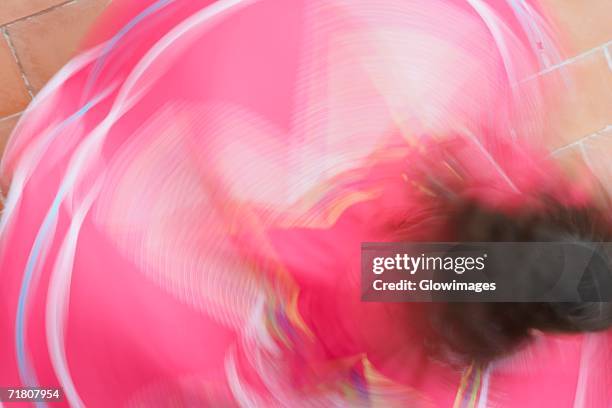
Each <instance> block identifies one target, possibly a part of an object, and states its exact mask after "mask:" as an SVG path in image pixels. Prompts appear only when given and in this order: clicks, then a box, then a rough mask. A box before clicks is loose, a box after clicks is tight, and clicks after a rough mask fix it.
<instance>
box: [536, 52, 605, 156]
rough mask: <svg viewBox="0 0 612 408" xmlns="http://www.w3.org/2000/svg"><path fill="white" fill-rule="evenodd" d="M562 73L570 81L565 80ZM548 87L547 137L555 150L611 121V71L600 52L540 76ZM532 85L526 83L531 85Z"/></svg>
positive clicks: (545, 87) (602, 127) (542, 82)
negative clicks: (565, 81)
mask: <svg viewBox="0 0 612 408" xmlns="http://www.w3.org/2000/svg"><path fill="white" fill-rule="evenodd" d="M562 73H564V74H565V75H566V78H567V80H568V82H567V83H564V81H563V77H562ZM537 80H539V81H541V84H543V85H544V88H543V89H547V90H548V92H547V97H546V102H545V103H546V108H547V112H548V114H547V118H546V124H545V126H546V129H545V138H546V140H547V141H548V145H549V146H550V147H551V148H552V149H554V148H557V147H560V146H564V145H567V144H570V143H572V142H574V141H577V140H579V139H581V138H583V137H585V136H588V135H590V134H593V133H595V132H597V131H599V130H601V129H604V128H605V127H606V126H607V125H608V124H610V123H612V71H610V68H609V67H608V62H607V61H606V57H605V55H604V53H603V51H601V52H597V53H594V54H591V55H588V56H586V57H584V58H581V59H579V60H577V61H575V62H573V63H572V64H569V65H567V66H565V67H564V68H562V70H556V71H553V72H551V73H548V74H545V75H543V76H541V77H540V78H539V79H537ZM530 85H531V84H525V86H530Z"/></svg>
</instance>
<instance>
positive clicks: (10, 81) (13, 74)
mask: <svg viewBox="0 0 612 408" xmlns="http://www.w3.org/2000/svg"><path fill="white" fill-rule="evenodd" d="M28 103H30V95H29V94H28V91H27V89H26V86H25V83H24V82H23V78H22V77H21V73H20V71H19V67H18V66H17V63H16V62H15V57H14V56H13V54H12V53H11V49H10V48H9V45H8V43H7V42H6V39H5V38H4V36H3V35H2V33H1V32H0V117H5V116H9V115H12V114H14V113H17V112H21V111H22V110H23V109H24V108H25V107H26V106H27V105H28Z"/></svg>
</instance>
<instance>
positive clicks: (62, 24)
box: [8, 0, 108, 92]
mask: <svg viewBox="0 0 612 408" xmlns="http://www.w3.org/2000/svg"><path fill="white" fill-rule="evenodd" d="M107 4H108V0H78V1H77V2H75V3H69V4H67V5H65V6H62V7H57V8H55V9H53V10H52V11H50V12H48V13H44V14H40V15H37V16H35V17H32V18H28V19H25V20H22V21H18V22H16V23H14V24H11V25H10V26H8V32H9V34H10V35H11V38H12V40H13V44H14V45H15V49H16V50H17V54H18V56H19V59H20V60H21V63H22V66H23V68H24V71H25V73H26V75H27V77H28V79H29V81H30V83H31V85H32V88H33V89H34V91H35V92H36V91H39V90H40V89H41V88H42V87H43V86H44V84H45V83H47V81H48V80H49V79H50V78H51V77H52V76H53V75H54V74H55V73H56V72H57V71H58V70H59V69H60V68H61V67H62V66H63V65H64V64H66V62H68V60H69V59H70V58H71V57H72V56H73V55H74V52H75V50H76V49H77V47H78V46H79V44H80V42H81V41H82V38H83V36H84V35H85V34H86V33H87V30H88V29H89V27H90V26H91V24H92V23H93V21H94V20H95V19H96V17H98V15H99V14H100V13H101V12H102V10H103V9H104V7H105V6H106V5H107Z"/></svg>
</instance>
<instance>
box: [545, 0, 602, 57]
mask: <svg viewBox="0 0 612 408" xmlns="http://www.w3.org/2000/svg"><path fill="white" fill-rule="evenodd" d="M541 4H542V7H543V8H544V10H545V11H546V13H547V14H548V15H549V16H550V17H551V19H552V20H553V21H554V22H555V24H556V26H557V29H558V31H560V32H561V34H562V35H564V36H565V37H567V38H566V41H567V42H568V43H569V44H568V46H569V48H570V50H568V51H569V52H570V54H571V55H576V54H579V53H582V52H584V51H587V50H590V49H591V48H594V47H596V46H598V45H602V44H605V43H606V42H608V41H610V40H612V1H610V0H588V1H586V0H542V1H541Z"/></svg>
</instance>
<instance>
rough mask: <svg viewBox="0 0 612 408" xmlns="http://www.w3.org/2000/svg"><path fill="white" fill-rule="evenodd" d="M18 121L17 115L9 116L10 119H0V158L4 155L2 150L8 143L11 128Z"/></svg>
mask: <svg viewBox="0 0 612 408" xmlns="http://www.w3.org/2000/svg"><path fill="white" fill-rule="evenodd" d="M18 121H19V115H15V116H11V117H10V118H4V119H0V157H2V154H3V153H4V148H5V147H6V143H7V142H8V139H9V136H10V135H11V132H12V131H13V128H14V127H15V125H16V124H17V122H18Z"/></svg>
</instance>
